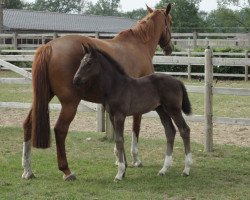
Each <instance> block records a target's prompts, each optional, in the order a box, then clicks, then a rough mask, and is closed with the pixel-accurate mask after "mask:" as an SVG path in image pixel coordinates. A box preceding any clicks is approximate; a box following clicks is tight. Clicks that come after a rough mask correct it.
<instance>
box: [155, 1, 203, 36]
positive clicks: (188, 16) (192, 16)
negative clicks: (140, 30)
mask: <svg viewBox="0 0 250 200" xmlns="http://www.w3.org/2000/svg"><path fill="white" fill-rule="evenodd" d="M168 2H170V3H174V4H175V5H174V6H173V8H172V10H171V12H170V14H171V16H172V21H173V26H172V27H173V31H174V32H192V31H195V30H196V29H197V28H199V27H202V26H204V22H203V20H202V18H201V17H200V15H199V12H198V3H199V2H200V0H198V1H194V0H161V1H160V2H159V3H158V4H157V5H156V7H157V8H165V7H166V5H167V3H168Z"/></svg>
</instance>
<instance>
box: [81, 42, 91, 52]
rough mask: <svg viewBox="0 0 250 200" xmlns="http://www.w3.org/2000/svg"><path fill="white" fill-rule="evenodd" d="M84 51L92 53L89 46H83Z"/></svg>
mask: <svg viewBox="0 0 250 200" xmlns="http://www.w3.org/2000/svg"><path fill="white" fill-rule="evenodd" d="M82 50H83V52H85V53H90V50H89V48H88V47H87V46H85V45H83V44H82Z"/></svg>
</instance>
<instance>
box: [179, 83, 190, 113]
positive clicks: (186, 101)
mask: <svg viewBox="0 0 250 200" xmlns="http://www.w3.org/2000/svg"><path fill="white" fill-rule="evenodd" d="M181 88H182V93H183V95H182V110H183V112H184V113H185V114H186V115H190V114H192V106H191V103H190V101H189V98H188V94H187V90H186V87H185V85H184V84H183V83H182V82H181Z"/></svg>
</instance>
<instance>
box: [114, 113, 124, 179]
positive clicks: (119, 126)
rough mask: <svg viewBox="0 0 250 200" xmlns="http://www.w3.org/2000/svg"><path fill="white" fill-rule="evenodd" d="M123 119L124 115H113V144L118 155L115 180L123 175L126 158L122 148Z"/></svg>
mask: <svg viewBox="0 0 250 200" xmlns="http://www.w3.org/2000/svg"><path fill="white" fill-rule="evenodd" d="M124 121H125V117H124V116H122V115H115V116H114V129H115V144H116V150H117V156H118V172H117V174H116V176H115V181H121V180H122V179H123V177H124V176H125V172H126V167H127V160H126V155H125V150H124V136H123V131H124Z"/></svg>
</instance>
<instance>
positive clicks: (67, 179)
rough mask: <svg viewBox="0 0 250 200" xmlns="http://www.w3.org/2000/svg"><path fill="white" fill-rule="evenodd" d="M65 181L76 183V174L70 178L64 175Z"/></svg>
mask: <svg viewBox="0 0 250 200" xmlns="http://www.w3.org/2000/svg"><path fill="white" fill-rule="evenodd" d="M63 180H65V181H74V180H76V176H75V174H74V173H71V174H70V175H68V176H66V175H63Z"/></svg>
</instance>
